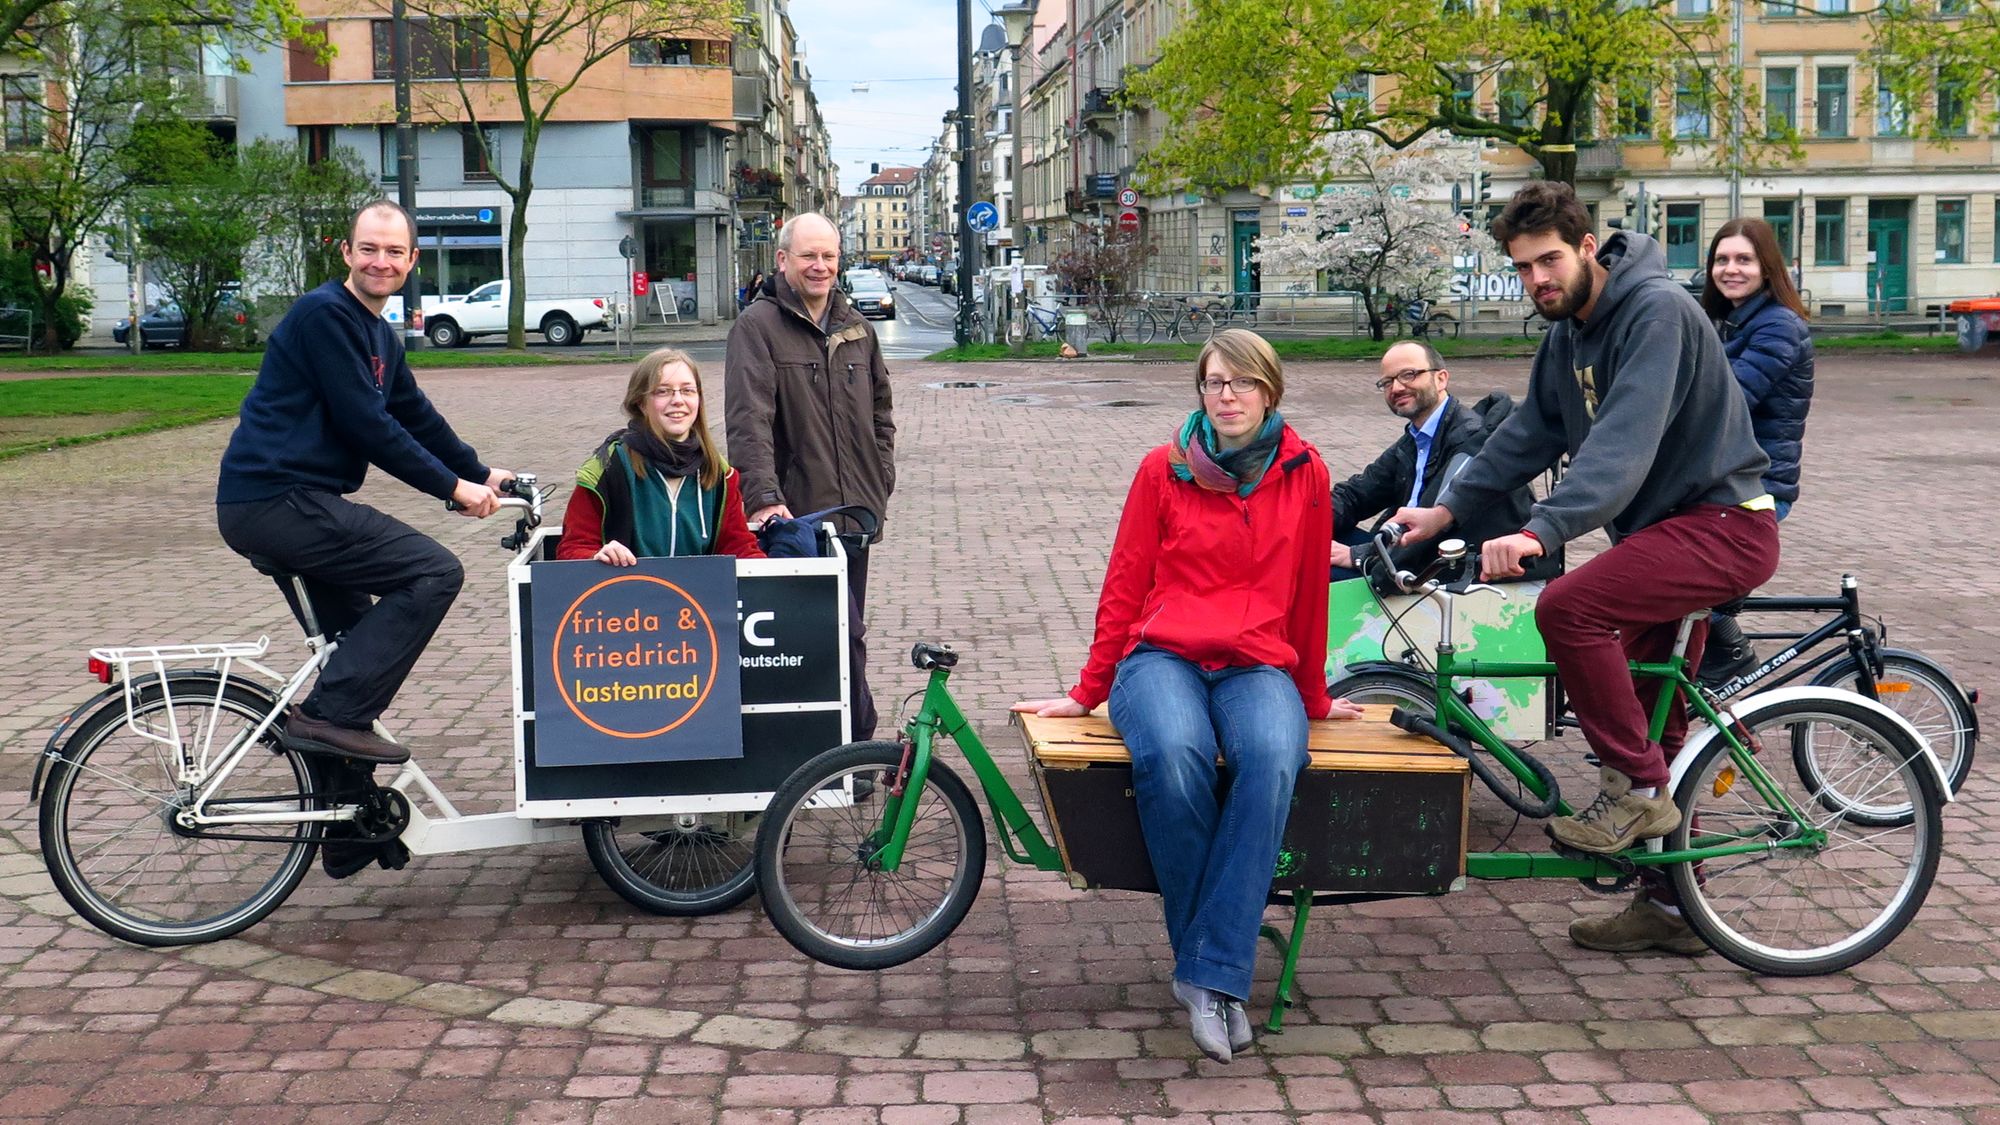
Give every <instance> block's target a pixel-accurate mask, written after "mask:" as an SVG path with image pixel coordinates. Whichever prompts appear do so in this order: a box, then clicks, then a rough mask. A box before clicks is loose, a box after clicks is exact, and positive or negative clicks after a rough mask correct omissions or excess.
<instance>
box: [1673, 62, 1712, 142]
mask: <svg viewBox="0 0 2000 1125" xmlns="http://www.w3.org/2000/svg"><path fill="white" fill-rule="evenodd" d="M1674 136H1676V137H1679V138H1681V139H1683V140H1688V139H1691V138H1698V137H1706V136H1708V87H1707V85H1706V84H1705V82H1704V81H1703V78H1702V75H1701V72H1700V71H1698V70H1695V69H1693V68H1692V67H1690V68H1686V69H1683V70H1682V71H1681V72H1680V78H1679V80H1678V81H1677V82H1676V83H1675V85H1674Z"/></svg>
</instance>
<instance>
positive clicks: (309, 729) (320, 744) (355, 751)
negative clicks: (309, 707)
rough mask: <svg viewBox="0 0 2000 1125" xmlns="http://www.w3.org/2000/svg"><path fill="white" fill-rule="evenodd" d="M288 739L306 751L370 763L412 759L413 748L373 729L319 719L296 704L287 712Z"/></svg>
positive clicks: (391, 764)
mask: <svg viewBox="0 0 2000 1125" xmlns="http://www.w3.org/2000/svg"><path fill="white" fill-rule="evenodd" d="M285 742H286V743H287V744H288V745H290V746H291V747H292V749H294V750H298V751H300V752H302V753H308V754H331V755H333V756H334V757H336V758H346V759H348V760H350V761H355V762H367V763H368V764H370V765H379V766H399V765H402V764H403V763H404V762H407V761H409V760H410V752H409V750H407V749H405V748H404V747H401V746H398V745H396V744H395V743H393V742H391V741H389V740H388V739H386V738H383V737H382V736H381V735H379V734H376V733H375V732H374V731H372V730H357V729H355V728H354V727H344V726H341V725H340V724H338V723H330V722H328V721H326V720H325V719H316V718H314V717H312V716H311V715H308V714H306V713H305V709H304V708H302V707H293V708H292V710H291V713H290V714H288V715H286V716H285Z"/></svg>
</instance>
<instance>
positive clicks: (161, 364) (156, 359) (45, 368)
mask: <svg viewBox="0 0 2000 1125" xmlns="http://www.w3.org/2000/svg"><path fill="white" fill-rule="evenodd" d="M408 358H409V361H410V366H411V367H412V368H415V369H417V370H423V369H425V368H430V367H540V366H544V365H546V364H552V363H577V362H585V363H594V362H600V361H602V360H603V359H605V358H606V357H605V356H603V355H600V354H598V353H595V352H590V351H566V352H564V353H562V354H560V355H544V354H542V353H540V352H510V351H506V350H504V349H495V348H477V349H457V348H455V349H453V350H451V351H432V350H430V349H425V350H424V351H420V352H411V353H409V356H408ZM263 361H264V355H263V353H262V352H179V351H158V352H147V353H145V354H143V355H136V356H135V355H130V354H126V353H121V352H95V353H89V354H81V355H58V356H10V357H6V358H0V374H5V373H9V372H30V371H32V372H34V373H35V374H38V375H41V374H48V375H58V374H63V373H67V372H86V371H116V372H128V371H171V372H183V371H255V370H257V365H258V364H260V363H262V362H263Z"/></svg>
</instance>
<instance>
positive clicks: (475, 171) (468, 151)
mask: <svg viewBox="0 0 2000 1125" xmlns="http://www.w3.org/2000/svg"><path fill="white" fill-rule="evenodd" d="M458 131H459V147H460V149H461V150H462V151H463V152H464V154H465V178H466V179H468V180H490V179H492V178H493V158H494V156H495V154H496V153H497V151H498V150H499V148H500V138H499V137H498V136H496V135H495V134H494V133H493V131H492V130H490V129H489V130H487V131H486V139H485V142H484V143H483V144H482V143H481V142H480V137H479V127H478V126H477V125H473V124H471V123H470V122H467V123H466V124H464V125H460V126H459V127H458Z"/></svg>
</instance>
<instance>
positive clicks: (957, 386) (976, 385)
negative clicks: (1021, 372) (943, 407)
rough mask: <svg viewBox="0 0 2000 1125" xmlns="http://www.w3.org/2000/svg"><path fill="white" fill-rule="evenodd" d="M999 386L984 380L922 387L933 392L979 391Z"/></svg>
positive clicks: (927, 384)
mask: <svg viewBox="0 0 2000 1125" xmlns="http://www.w3.org/2000/svg"><path fill="white" fill-rule="evenodd" d="M999 385H1000V384H998V383H994V382H990V381H988V380H984V379H951V380H948V381H946V382H943V383H925V384H924V386H926V387H929V388H930V389H931V390H934V391H979V390H984V389H986V388H987V387H997V386H999Z"/></svg>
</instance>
